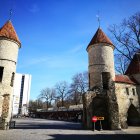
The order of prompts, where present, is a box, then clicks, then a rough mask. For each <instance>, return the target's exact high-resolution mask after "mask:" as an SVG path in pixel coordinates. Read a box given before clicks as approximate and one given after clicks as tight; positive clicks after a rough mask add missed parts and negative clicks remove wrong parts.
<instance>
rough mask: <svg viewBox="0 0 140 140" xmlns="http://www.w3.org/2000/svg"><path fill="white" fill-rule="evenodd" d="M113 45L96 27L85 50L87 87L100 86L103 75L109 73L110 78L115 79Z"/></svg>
mask: <svg viewBox="0 0 140 140" xmlns="http://www.w3.org/2000/svg"><path fill="white" fill-rule="evenodd" d="M113 50H114V45H113V44H112V42H111V41H110V40H109V38H108V37H107V36H106V35H105V34H104V32H103V31H102V30H101V29H100V28H98V30H97V31H96V33H95V35H94V37H93V38H92V40H91V41H90V43H89V45H88V47H87V52H88V58H89V89H92V88H93V87H100V86H101V85H102V81H103V77H105V76H107V73H106V72H109V73H110V76H111V77H110V78H111V79H112V80H114V79H115V70H114V54H113Z"/></svg>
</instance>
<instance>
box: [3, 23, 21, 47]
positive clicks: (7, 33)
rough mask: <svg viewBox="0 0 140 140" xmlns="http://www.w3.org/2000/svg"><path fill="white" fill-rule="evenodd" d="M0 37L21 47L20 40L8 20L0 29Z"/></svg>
mask: <svg viewBox="0 0 140 140" xmlns="http://www.w3.org/2000/svg"><path fill="white" fill-rule="evenodd" d="M0 37H3V38H7V39H11V40H14V41H16V42H17V43H18V44H19V46H21V43H20V40H19V38H18V36H17V33H16V31H15V29H14V26H13V25H12V22H11V21H10V20H8V21H7V22H6V23H5V24H4V26H3V27H2V28H0Z"/></svg>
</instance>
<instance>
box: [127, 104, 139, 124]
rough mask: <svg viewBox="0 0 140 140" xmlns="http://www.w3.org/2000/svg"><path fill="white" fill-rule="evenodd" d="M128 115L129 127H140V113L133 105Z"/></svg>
mask: <svg viewBox="0 0 140 140" xmlns="http://www.w3.org/2000/svg"><path fill="white" fill-rule="evenodd" d="M127 114H128V116H127V124H128V126H140V113H139V112H138V111H137V109H136V107H135V106H134V105H133V104H131V105H130V107H129V109H128V112H127Z"/></svg>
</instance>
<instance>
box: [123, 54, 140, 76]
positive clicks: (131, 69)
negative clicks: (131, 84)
mask: <svg viewBox="0 0 140 140" xmlns="http://www.w3.org/2000/svg"><path fill="white" fill-rule="evenodd" d="M138 73H140V52H138V53H136V54H135V55H134V57H133V59H132V61H131V62H130V64H129V66H128V68H127V70H126V72H125V74H126V75H132V74H138Z"/></svg>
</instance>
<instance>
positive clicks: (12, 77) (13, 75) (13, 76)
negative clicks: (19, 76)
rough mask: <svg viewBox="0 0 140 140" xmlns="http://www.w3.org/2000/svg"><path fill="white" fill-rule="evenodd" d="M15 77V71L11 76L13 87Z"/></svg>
mask: <svg viewBox="0 0 140 140" xmlns="http://www.w3.org/2000/svg"><path fill="white" fill-rule="evenodd" d="M14 78H15V73H14V72H13V73H12V76H11V84H10V86H11V87H13V85H14Z"/></svg>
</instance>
